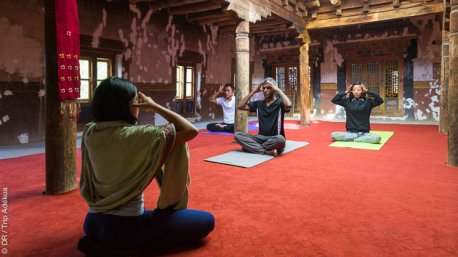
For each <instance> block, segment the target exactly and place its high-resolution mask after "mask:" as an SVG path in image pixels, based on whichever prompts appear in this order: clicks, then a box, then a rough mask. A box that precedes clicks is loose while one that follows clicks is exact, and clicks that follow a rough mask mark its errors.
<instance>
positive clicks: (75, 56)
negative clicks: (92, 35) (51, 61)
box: [54, 0, 80, 101]
mask: <svg viewBox="0 0 458 257" xmlns="http://www.w3.org/2000/svg"><path fill="white" fill-rule="evenodd" d="M54 7H55V13H56V35H57V69H58V72H57V74H58V88H59V98H60V100H61V101H64V100H73V99H77V98H78V97H79V96H80V65H79V59H80V31H79V24H78V6H77V4H76V0H55V5H54Z"/></svg>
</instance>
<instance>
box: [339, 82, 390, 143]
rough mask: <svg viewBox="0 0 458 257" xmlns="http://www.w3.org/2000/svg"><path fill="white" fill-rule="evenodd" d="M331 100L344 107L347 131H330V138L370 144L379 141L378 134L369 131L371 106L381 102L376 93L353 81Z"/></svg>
mask: <svg viewBox="0 0 458 257" xmlns="http://www.w3.org/2000/svg"><path fill="white" fill-rule="evenodd" d="M331 101H332V102H333V103H334V104H337V105H340V106H342V107H344V108H345V112H346V114H347V119H346V123H345V127H346V129H347V131H346V132H333V133H331V138H332V139H334V140H335V141H354V142H363V143H371V144H377V143H379V142H380V140H381V138H380V136H379V135H377V134H373V133H369V131H370V129H371V127H370V122H369V118H370V116H371V111H372V108H374V107H377V106H379V105H381V104H382V103H383V99H382V98H381V97H380V96H379V95H378V94H377V93H375V92H372V91H369V90H367V88H366V86H364V84H362V83H354V84H351V85H350V86H349V87H348V89H347V90H346V91H345V92H343V93H338V94H337V95H336V96H335V97H334V98H333V99H332V100H331Z"/></svg>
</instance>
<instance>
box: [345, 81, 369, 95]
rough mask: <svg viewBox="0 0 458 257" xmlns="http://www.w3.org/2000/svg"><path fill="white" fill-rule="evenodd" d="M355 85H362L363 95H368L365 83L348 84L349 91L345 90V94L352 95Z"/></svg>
mask: <svg viewBox="0 0 458 257" xmlns="http://www.w3.org/2000/svg"><path fill="white" fill-rule="evenodd" d="M353 85H360V86H361V89H362V90H363V93H367V91H368V90H367V87H366V86H365V85H364V83H361V84H347V89H346V90H345V94H350V93H351V91H352V87H353Z"/></svg>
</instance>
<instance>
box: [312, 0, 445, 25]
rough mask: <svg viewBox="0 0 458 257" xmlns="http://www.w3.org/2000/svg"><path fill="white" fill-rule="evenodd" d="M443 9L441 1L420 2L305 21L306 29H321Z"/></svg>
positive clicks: (424, 13) (430, 12)
mask: <svg viewBox="0 0 458 257" xmlns="http://www.w3.org/2000/svg"><path fill="white" fill-rule="evenodd" d="M443 11H444V5H443V3H431V4H422V5H419V6H415V7H409V8H402V5H401V8H396V9H391V10H389V11H385V12H374V13H372V12H371V13H367V14H365V15H355V16H350V17H348V16H346V17H339V18H331V19H318V20H312V21H309V22H308V23H307V29H311V30H313V29H322V28H331V27H341V26H348V25H357V24H367V23H372V22H379V21H387V20H393V19H402V18H408V17H415V16H422V15H427V14H434V13H441V12H443Z"/></svg>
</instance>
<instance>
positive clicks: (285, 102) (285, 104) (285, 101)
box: [269, 84, 293, 111]
mask: <svg viewBox="0 0 458 257" xmlns="http://www.w3.org/2000/svg"><path fill="white" fill-rule="evenodd" d="M269 85H271V84H269ZM271 87H272V90H273V91H274V92H276V93H278V94H279V95H280V98H281V101H282V102H283V109H285V111H289V110H290V109H291V107H292V106H293V104H292V103H291V100H289V98H288V96H286V95H285V93H284V92H283V91H282V90H281V89H280V88H278V87H277V86H275V85H271Z"/></svg>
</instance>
